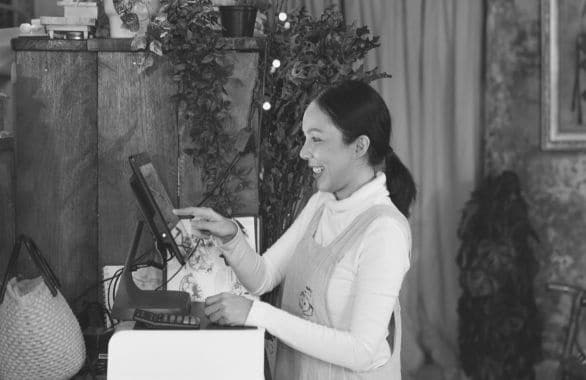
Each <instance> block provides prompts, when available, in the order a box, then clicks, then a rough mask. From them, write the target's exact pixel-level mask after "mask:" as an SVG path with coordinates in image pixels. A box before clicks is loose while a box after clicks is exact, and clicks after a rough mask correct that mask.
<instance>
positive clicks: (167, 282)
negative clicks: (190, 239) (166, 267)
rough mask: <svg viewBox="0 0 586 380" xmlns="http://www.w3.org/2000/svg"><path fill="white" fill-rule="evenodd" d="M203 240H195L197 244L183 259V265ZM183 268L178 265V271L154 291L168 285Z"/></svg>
mask: <svg viewBox="0 0 586 380" xmlns="http://www.w3.org/2000/svg"><path fill="white" fill-rule="evenodd" d="M202 240H203V239H197V242H196V243H195V247H194V248H193V250H192V251H191V252H189V255H188V256H187V258H186V259H185V263H187V262H188V261H189V259H190V258H191V256H193V254H194V253H195V251H197V248H198V247H199V243H200V242H201V241H202ZM184 266H185V264H183V265H180V266H179V269H177V270H176V271H175V273H173V275H172V276H171V277H169V278H167V281H165V283H164V284H161V285H159V286H158V287H157V288H156V289H155V290H160V289H161V288H162V287H163V286H167V284H169V282H170V281H171V280H172V279H174V278H175V276H177V275H178V274H179V272H181V269H183V267H184Z"/></svg>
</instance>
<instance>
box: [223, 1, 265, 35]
mask: <svg viewBox="0 0 586 380" xmlns="http://www.w3.org/2000/svg"><path fill="white" fill-rule="evenodd" d="M256 12H257V8H256V7H252V6H245V5H244V6H240V5H224V6H221V7H220V17H221V19H222V27H223V34H224V37H252V35H253V33H254V23H255V22H256Z"/></svg>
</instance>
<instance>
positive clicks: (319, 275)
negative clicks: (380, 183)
mask: <svg viewBox="0 0 586 380" xmlns="http://www.w3.org/2000/svg"><path fill="white" fill-rule="evenodd" d="M323 210H324V207H323V206H322V207H321V208H320V209H319V210H318V211H317V212H316V213H315V215H314V216H313V218H312V220H311V222H310V223H309V227H308V228H307V231H306V232H305V234H304V236H303V238H302V239H301V241H300V242H299V244H298V246H297V248H296V251H295V254H294V256H293V258H292V259H291V263H290V264H289V267H288V269H287V275H286V277H285V281H284V285H283V297H282V301H281V308H282V309H283V310H285V311H287V312H289V313H291V314H294V315H296V316H299V317H301V318H305V319H307V320H310V321H312V322H315V323H318V324H321V325H325V326H328V327H332V328H336V329H339V330H348V328H349V325H350V315H345V316H344V317H343V318H342V320H341V321H340V322H339V323H338V324H337V325H333V324H332V322H331V319H330V316H329V312H328V310H327V302H326V301H327V299H326V294H327V290H328V283H329V281H330V278H331V275H332V272H333V269H334V267H335V265H336V264H337V263H338V262H339V261H340V259H342V257H343V256H344V254H345V253H346V252H347V249H348V247H350V246H351V245H352V242H355V241H356V240H357V239H359V238H360V237H361V236H362V235H363V234H364V233H365V231H366V229H367V228H368V226H369V225H370V223H371V222H372V221H374V220H375V219H376V218H378V217H380V216H383V215H393V210H392V208H390V207H389V206H386V205H377V206H373V207H371V208H369V209H368V210H366V211H364V212H363V213H361V214H360V215H358V216H357V217H356V218H355V219H354V220H353V221H352V223H350V225H349V226H348V227H346V229H344V231H343V232H342V233H341V234H340V235H338V236H337V237H336V238H335V239H334V240H333V241H332V242H331V243H330V244H328V245H325V246H321V245H319V244H317V243H316V242H315V240H314V238H313V236H314V234H315V231H316V228H317V225H318V222H319V220H320V218H321V215H322V213H323ZM393 313H394V319H395V331H394V334H393V335H394V338H393V345H392V347H394V351H395V352H392V354H391V358H390V359H389V360H388V361H387V363H385V364H384V365H383V366H381V367H379V368H376V369H373V370H371V371H366V372H354V371H352V370H349V369H346V368H344V367H341V366H338V365H335V364H331V363H327V362H324V361H322V360H319V359H317V358H314V357H311V356H309V355H305V354H303V353H301V352H299V351H297V350H294V349H292V348H290V347H289V346H287V345H285V344H284V343H282V342H280V341H279V343H278V348H277V361H276V372H275V380H310V379H311V380H344V379H346V380H358V379H361V380H379V379H380V380H383V379H384V380H400V379H401V366H400V355H399V352H400V342H401V318H400V306H399V301H398V300H397V303H396V306H395V309H394V311H393ZM385 344H387V343H386V342H385Z"/></svg>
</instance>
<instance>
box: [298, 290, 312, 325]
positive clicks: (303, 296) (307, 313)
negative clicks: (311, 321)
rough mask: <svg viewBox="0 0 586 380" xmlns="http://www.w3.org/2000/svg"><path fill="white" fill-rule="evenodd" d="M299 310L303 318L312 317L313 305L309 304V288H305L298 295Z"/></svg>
mask: <svg viewBox="0 0 586 380" xmlns="http://www.w3.org/2000/svg"><path fill="white" fill-rule="evenodd" d="M299 309H301V314H303V316H304V317H305V318H308V317H311V316H313V305H312V303H311V288H310V287H309V286H305V289H304V290H302V291H301V292H300V293H299Z"/></svg>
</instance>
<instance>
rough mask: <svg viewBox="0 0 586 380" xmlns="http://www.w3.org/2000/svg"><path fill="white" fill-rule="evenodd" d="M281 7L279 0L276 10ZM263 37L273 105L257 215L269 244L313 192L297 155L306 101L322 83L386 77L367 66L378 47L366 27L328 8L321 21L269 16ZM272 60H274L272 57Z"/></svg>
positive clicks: (264, 136)
mask: <svg viewBox="0 0 586 380" xmlns="http://www.w3.org/2000/svg"><path fill="white" fill-rule="evenodd" d="M280 8H281V6H280V5H279V4H278V3H277V4H275V7H274V9H275V10H276V11H278V10H279V9H280ZM271 19H272V20H274V21H273V23H272V27H271V28H270V29H269V31H268V35H267V54H268V57H267V58H268V59H267V67H260V74H259V75H264V76H265V81H266V84H265V98H266V99H268V100H269V102H270V104H271V109H270V110H269V112H265V114H264V115H263V119H262V127H261V160H262V161H261V166H262V169H261V180H260V196H261V208H260V216H261V218H262V220H263V225H264V228H263V246H264V247H268V246H270V245H271V244H272V243H273V242H274V241H275V240H276V239H278V238H279V237H280V236H281V235H282V233H283V232H284V231H285V230H286V229H287V228H288V227H289V226H290V225H291V223H292V222H293V220H294V218H295V216H296V213H297V211H298V210H299V208H300V207H301V206H302V205H303V203H304V200H305V199H306V198H307V197H308V195H309V193H310V192H311V186H310V183H311V173H310V171H309V169H308V167H307V163H306V162H305V161H303V160H302V159H301V158H300V157H299V150H300V149H301V147H302V145H303V141H304V137H303V133H302V131H301V121H302V118H303V113H304V112H305V109H306V107H307V106H308V104H309V103H310V102H311V101H312V100H313V99H315V97H316V96H317V95H318V94H319V93H320V92H322V91H323V90H324V89H325V88H326V87H328V86H331V85H335V84H336V83H340V82H342V81H344V80H347V79H356V80H362V81H365V82H371V81H373V80H375V79H379V78H387V77H390V75H388V74H386V73H380V72H379V71H378V69H376V68H375V69H372V70H365V68H364V66H363V64H362V61H363V59H364V57H365V56H366V54H367V53H368V52H369V51H370V50H372V49H374V48H376V47H378V46H379V42H378V41H379V37H377V36H371V35H370V32H369V29H368V27H366V26H363V27H356V25H355V24H351V25H348V24H346V23H345V21H344V18H343V16H342V13H341V12H340V11H339V10H337V9H336V8H335V7H328V8H326V10H325V11H324V13H323V14H322V15H321V17H320V18H319V19H314V18H313V17H311V16H310V15H309V14H308V13H307V12H306V11H305V10H304V9H300V10H298V11H297V12H294V13H293V14H290V15H288V17H287V18H286V19H284V20H280V19H279V18H277V17H275V16H273V17H272V18H271ZM275 60H276V61H275Z"/></svg>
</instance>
